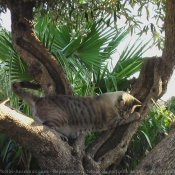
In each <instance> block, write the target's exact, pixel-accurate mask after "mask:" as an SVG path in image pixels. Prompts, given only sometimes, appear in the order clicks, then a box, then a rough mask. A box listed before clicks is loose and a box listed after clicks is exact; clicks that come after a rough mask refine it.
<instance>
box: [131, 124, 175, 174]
mask: <svg viewBox="0 0 175 175" xmlns="http://www.w3.org/2000/svg"><path fill="white" fill-rule="evenodd" d="M174 133H175V125H172V128H171V130H170V133H169V134H168V136H166V137H165V138H164V139H163V140H162V141H161V142H160V143H159V144H158V145H157V146H156V147H155V148H153V149H152V150H151V151H150V152H149V154H148V155H147V156H146V158H145V159H143V160H142V162H141V163H140V164H139V165H138V166H137V167H136V169H134V170H133V171H131V172H130V173H131V174H138V175H144V174H152V175H157V174H165V175H166V174H175V134H174Z"/></svg>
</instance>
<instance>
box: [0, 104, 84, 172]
mask: <svg viewBox="0 0 175 175" xmlns="http://www.w3.org/2000/svg"><path fill="white" fill-rule="evenodd" d="M0 132H1V133H5V134H6V135H7V136H9V137H11V138H13V139H15V140H16V141H17V142H19V143H20V144H21V145H22V146H23V147H25V148H26V149H28V150H29V151H30V152H31V153H32V154H33V156H35V158H36V159H37V161H38V164H39V166H40V168H41V169H43V170H47V171H48V173H49V174H59V173H56V171H58V170H59V171H61V170H66V172H67V173H65V174H69V172H70V171H72V172H78V171H79V172H82V174H85V173H83V172H84V168H83V165H82V164H81V163H80V162H81V161H80V159H77V157H76V156H75V157H74V156H73V154H72V153H73V149H72V147H70V146H69V145H68V143H67V142H63V141H62V140H61V139H60V136H59V134H58V133H57V132H56V131H54V130H52V129H50V128H48V127H47V126H43V125H41V124H38V123H36V122H34V121H33V119H31V118H29V117H26V116H24V115H23V114H21V113H19V112H18V111H16V110H15V109H13V108H9V107H7V106H5V105H4V104H3V103H1V104H0ZM29 143H30V144H29ZM75 174H76V173H75Z"/></svg>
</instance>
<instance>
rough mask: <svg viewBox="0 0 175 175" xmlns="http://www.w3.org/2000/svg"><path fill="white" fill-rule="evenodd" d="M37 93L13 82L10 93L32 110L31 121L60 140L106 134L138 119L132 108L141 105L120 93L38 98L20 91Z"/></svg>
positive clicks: (32, 86)
mask: <svg viewBox="0 0 175 175" xmlns="http://www.w3.org/2000/svg"><path fill="white" fill-rule="evenodd" d="M26 87H27V88H30V89H37V88H38V87H40V85H39V86H37V85H35V84H33V83H30V82H14V83H13V84H12V86H11V88H12V91H13V92H14V93H15V94H16V95H17V96H18V97H20V98H21V99H22V100H25V101H26V102H27V103H28V104H29V105H30V107H31V109H32V113H33V117H34V120H35V121H37V122H39V123H41V124H44V125H47V126H49V127H51V128H54V129H55V130H56V131H57V132H59V134H60V135H61V136H63V137H68V138H76V137H77V136H78V135H79V133H82V132H83V133H84V132H85V133H87V132H88V133H91V132H92V131H97V130H107V129H109V128H112V127H116V126H118V125H122V124H126V123H129V122H132V121H134V120H137V119H139V118H140V114H139V113H138V112H135V108H136V107H138V106H141V102H140V101H138V100H137V99H136V98H134V97H133V96H131V95H130V94H128V93H126V92H123V91H116V92H111V93H104V94H101V95H99V96H95V97H91V96H89V97H74V96H67V95H55V96H48V97H38V96H35V95H33V94H31V93H29V92H26V91H24V90H23V89H22V88H26Z"/></svg>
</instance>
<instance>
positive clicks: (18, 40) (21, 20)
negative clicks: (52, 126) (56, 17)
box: [7, 0, 72, 96]
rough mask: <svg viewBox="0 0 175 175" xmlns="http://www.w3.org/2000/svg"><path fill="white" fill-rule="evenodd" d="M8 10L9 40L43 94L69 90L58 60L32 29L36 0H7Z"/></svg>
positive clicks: (67, 91) (62, 92)
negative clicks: (10, 32) (25, 0)
mask: <svg viewBox="0 0 175 175" xmlns="http://www.w3.org/2000/svg"><path fill="white" fill-rule="evenodd" d="M7 3H8V8H9V9H10V12H11V23H12V44H13V47H14V49H15V51H16V52H17V53H18V54H19V55H20V57H21V58H22V59H23V60H24V62H25V63H26V64H27V66H28V69H29V74H30V75H31V76H32V77H33V79H34V80H35V81H36V82H37V83H38V84H40V85H41V87H42V91H43V94H44V95H46V96H47V95H51V94H53V95H54V94H69V95H71V94H72V90H71V86H70V83H69V81H68V80H67V77H66V75H65V73H64V71H63V69H62V67H61V66H60V65H59V64H58V61H57V60H56V59H55V58H54V56H53V55H51V54H50V53H49V52H48V50H47V49H46V48H45V47H44V46H43V44H42V43H41V42H40V41H39V39H38V38H37V36H36V34H35V32H34V28H33V25H34V21H33V7H34V6H35V2H31V1H28V2H23V0H19V1H13V0H7Z"/></svg>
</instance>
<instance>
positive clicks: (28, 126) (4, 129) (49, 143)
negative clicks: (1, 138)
mask: <svg viewBox="0 0 175 175" xmlns="http://www.w3.org/2000/svg"><path fill="white" fill-rule="evenodd" d="M7 2H8V7H9V9H10V11H11V16H12V42H13V47H14V49H15V50H16V51H17V53H18V54H19V55H20V56H21V58H22V59H23V60H24V62H25V63H26V64H27V66H28V67H29V73H30V75H31V76H32V77H33V78H34V80H35V81H36V82H37V83H38V84H41V87H42V91H43V94H44V95H45V96H47V95H54V94H72V90H71V87H70V84H69V82H68V80H67V78H66V76H65V74H64V72H63V69H62V68H61V66H60V65H59V64H58V62H57V61H56V60H55V58H54V57H53V56H52V55H51V54H50V53H49V52H48V51H47V49H46V48H45V47H44V46H43V44H42V43H41V42H40V41H39V40H38V38H37V37H36V35H35V32H34V29H33V11H32V9H33V7H34V6H35V3H34V2H32V1H27V2H23V0H18V1H13V0H7ZM166 13H167V14H166V20H165V24H166V25H165V30H166V40H165V49H164V52H163V56H162V58H155V57H153V58H147V59H145V60H144V62H143V65H142V68H141V72H140V75H139V78H138V79H137V81H136V83H135V84H134V85H133V87H132V88H133V89H132V91H131V94H132V95H134V96H135V97H136V98H138V99H139V100H140V101H141V102H142V103H143V106H142V108H141V109H140V111H139V112H140V114H141V119H140V120H139V121H136V122H133V123H131V124H128V125H125V126H121V127H117V128H116V129H115V130H109V131H106V132H103V133H102V134H101V135H99V136H98V138H97V139H96V140H95V141H94V142H93V143H92V144H91V145H90V146H89V147H88V148H87V149H86V150H84V140H85V136H84V135H81V136H80V137H78V138H77V139H76V140H75V142H74V144H73V145H72V146H69V145H68V144H67V143H65V142H63V141H62V140H61V139H60V137H59V135H58V134H57V133H56V132H55V131H53V130H52V129H49V128H48V127H46V126H43V125H38V124H37V123H35V122H34V121H33V120H32V119H28V118H26V117H25V116H23V115H22V114H19V113H17V112H15V110H12V109H10V108H8V107H7V106H5V105H4V104H1V105H0V132H1V133H5V134H7V135H8V136H9V137H11V138H13V139H15V140H16V141H18V142H19V143H20V144H21V145H22V146H24V147H25V148H27V149H28V150H29V151H30V152H31V153H32V154H33V155H34V156H35V157H36V158H37V160H38V163H39V165H40V167H41V169H43V170H48V171H49V172H48V174H52V173H53V170H54V169H55V170H57V171H62V170H63V171H65V174H68V173H70V171H72V174H78V173H77V172H80V174H102V172H103V171H104V170H105V169H106V168H107V167H108V166H109V165H110V164H112V163H114V162H116V163H117V164H119V163H120V160H121V159H122V157H123V156H124V154H125V152H126V150H127V148H128V145H129V142H130V140H131V139H132V136H133V134H134V133H135V132H136V130H137V128H138V126H139V124H140V122H141V121H142V120H143V119H144V117H145V116H146V115H147V113H148V111H149V110H150V108H151V107H152V104H153V102H152V99H153V100H154V101H156V100H157V99H158V98H160V97H161V96H162V95H163V94H164V93H165V91H166V88H167V84H168V81H169V79H170V77H171V75H172V72H173V70H174V66H175V59H174V57H175V53H174V52H175V44H174V43H175V38H174V37H172V36H175V2H174V0H167V12H166ZM12 130H13V132H11V131H12ZM14 131H15V132H14ZM28 143H30V144H28ZM57 174H58V172H57ZM60 174H64V173H63V172H62V173H60Z"/></svg>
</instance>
